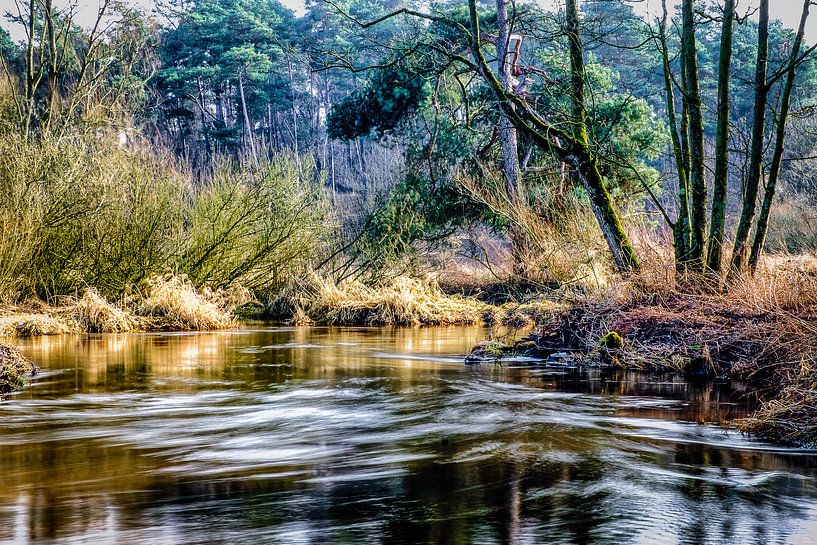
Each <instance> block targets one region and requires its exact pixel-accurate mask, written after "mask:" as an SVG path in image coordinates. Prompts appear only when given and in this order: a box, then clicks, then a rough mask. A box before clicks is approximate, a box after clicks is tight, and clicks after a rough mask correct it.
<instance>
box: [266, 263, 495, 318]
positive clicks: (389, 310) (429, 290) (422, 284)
mask: <svg viewBox="0 0 817 545" xmlns="http://www.w3.org/2000/svg"><path fill="white" fill-rule="evenodd" d="M272 308H273V309H275V312H276V314H278V315H285V316H287V317H291V318H292V319H293V320H294V321H295V322H296V323H310V322H314V323H321V324H327V325H360V324H369V325H383V324H396V325H445V324H475V323H482V322H483V321H484V319H485V317H486V314H490V313H491V312H492V311H493V310H495V307H492V306H491V305H488V304H486V303H482V302H480V301H477V300H476V299H471V298H466V297H460V296H449V295H446V294H445V293H443V292H442V290H440V288H439V287H438V286H437V284H436V283H433V282H430V281H421V280H417V279H413V278H408V277H398V278H396V279H393V280H391V281H388V282H385V283H383V284H381V285H379V286H374V287H373V286H367V285H365V284H363V283H361V282H358V281H347V282H344V283H341V284H340V285H338V284H335V283H334V282H332V281H331V280H327V279H324V278H320V277H318V276H315V275H313V276H311V277H310V279H309V280H308V281H300V282H297V283H295V284H294V285H293V286H291V287H290V288H288V289H287V290H285V291H284V292H283V293H282V294H281V295H280V296H279V297H278V299H277V300H276V301H274V302H273V303H272Z"/></svg>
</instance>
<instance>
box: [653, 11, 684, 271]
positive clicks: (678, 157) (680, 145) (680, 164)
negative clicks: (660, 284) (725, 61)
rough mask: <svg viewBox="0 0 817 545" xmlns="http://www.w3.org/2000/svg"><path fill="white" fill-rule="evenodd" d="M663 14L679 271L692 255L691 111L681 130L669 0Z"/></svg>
mask: <svg viewBox="0 0 817 545" xmlns="http://www.w3.org/2000/svg"><path fill="white" fill-rule="evenodd" d="M661 5H662V8H663V16H662V18H661V21H660V23H659V29H658V30H659V33H658V48H659V51H660V53H661V61H662V67H663V72H664V93H665V96H666V101H667V126H668V127H669V131H670V136H671V138H672V152H673V157H674V159H675V168H676V171H677V173H678V217H677V218H676V219H675V222H674V223H673V224H672V232H673V244H674V247H675V269H676V271H678V272H679V273H683V272H684V271H685V270H686V260H687V259H688V258H689V245H690V238H689V237H690V230H689V228H690V226H689V168H688V153H687V150H686V142H687V138H686V131H687V130H688V126H687V115H686V109H683V110H682V116H683V117H682V119H681V133H680V134H679V132H678V122H677V119H676V117H677V114H676V110H675V90H674V83H673V77H672V69H671V67H670V55H669V46H668V41H667V20H668V18H669V14H668V11H667V0H662V2H661Z"/></svg>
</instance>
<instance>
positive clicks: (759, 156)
mask: <svg viewBox="0 0 817 545" xmlns="http://www.w3.org/2000/svg"><path fill="white" fill-rule="evenodd" d="M768 53H769V0H760V18H759V20H758V34H757V64H756V65H755V109H754V120H753V124H752V143H751V148H750V149H751V151H750V153H749V175H748V177H747V179H746V186H745V189H744V191H743V208H742V210H741V212H740V222H739V223H738V231H737V233H736V234H735V248H734V250H732V272H735V273H737V272H740V271H742V270H743V269H744V268H745V267H746V254H747V251H748V241H749V231H751V229H752V222H753V220H754V217H755V208H756V207H757V194H758V189H759V187H760V178H761V176H762V175H763V137H764V134H765V129H766V103H767V101H768V96H769V89H768V86H767V85H766V66H767V64H768Z"/></svg>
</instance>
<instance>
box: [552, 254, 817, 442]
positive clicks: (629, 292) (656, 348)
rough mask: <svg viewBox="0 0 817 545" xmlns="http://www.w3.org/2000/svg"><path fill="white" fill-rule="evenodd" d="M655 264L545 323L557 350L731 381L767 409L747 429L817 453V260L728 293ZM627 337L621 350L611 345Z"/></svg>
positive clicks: (788, 264) (783, 262)
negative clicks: (752, 391)
mask: <svg viewBox="0 0 817 545" xmlns="http://www.w3.org/2000/svg"><path fill="white" fill-rule="evenodd" d="M699 285H700V284H698V283H693V282H689V281H685V280H684V279H680V280H679V281H678V282H676V281H675V279H674V274H673V272H672V270H671V269H666V268H660V267H656V266H655V265H653V266H652V267H649V266H648V267H645V270H644V271H642V272H641V273H639V274H637V275H633V276H631V277H629V278H627V279H623V280H621V281H620V282H618V283H616V284H614V285H612V286H610V287H609V288H607V289H606V290H604V291H603V292H602V293H596V294H592V295H586V296H582V297H576V296H574V297H572V300H570V301H568V307H567V309H566V310H564V311H562V312H559V313H557V314H556V315H554V317H552V318H550V319H546V320H544V321H542V322H541V323H540V324H539V329H540V331H541V335H542V338H543V339H547V342H548V343H550V344H551V345H552V346H553V347H554V348H556V347H562V348H564V347H567V348H573V349H575V350H577V351H579V352H581V353H582V354H584V357H588V358H591V359H593V360H594V361H596V362H601V363H603V364H607V365H614V366H621V367H628V368H639V369H662V370H666V369H670V370H675V371H680V372H687V373H706V374H713V375H722V376H731V377H735V378H739V379H741V380H744V381H746V382H747V383H749V384H750V385H752V386H753V387H754V388H755V389H756V391H757V393H758V396H759V397H760V399H761V401H762V405H761V408H760V409H759V410H758V411H757V413H756V414H754V415H753V416H752V417H751V418H749V419H746V420H744V421H741V422H739V423H738V425H739V426H740V427H741V428H742V429H744V430H746V431H750V432H753V433H756V434H758V435H760V436H763V437H767V438H770V439H773V440H776V441H778V442H783V443H790V444H800V445H804V444H807V445H816V444H817V390H815V388H817V260H815V259H813V258H810V257H804V256H801V257H798V258H791V257H777V258H774V257H773V258H768V259H767V260H766V261H765V262H764V264H763V266H762V267H761V269H760V270H758V272H757V273H756V274H755V275H754V276H748V275H747V276H746V277H743V278H740V279H737V280H736V281H735V282H734V283H732V284H730V285H729V287H728V289H726V290H724V289H722V287H720V288H713V287H712V286H710V287H709V288H706V289H704V288H697V287H695V286H699ZM614 334H615V336H614V337H612V338H620V339H621V341H620V342H616V343H610V342H608V340H609V339H610V338H611V335H614Z"/></svg>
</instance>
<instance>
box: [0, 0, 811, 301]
mask: <svg viewBox="0 0 817 545" xmlns="http://www.w3.org/2000/svg"><path fill="white" fill-rule="evenodd" d="M797 4H798V5H800V4H802V7H803V9H804V17H806V16H807V15H808V8H809V2H808V1H806V2H802V3H801V2H797ZM764 6H765V12H764ZM412 10H417V11H412ZM768 11H769V3H768V1H767V0H766V1H764V2H761V7H760V10H759V11H757V10H753V11H747V10H746V8H745V7H743V6H741V5H740V4H739V5H738V6H737V8H736V7H735V3H734V2H733V1H731V0H726V1H725V2H723V1H718V2H715V1H713V2H702V1H698V2H691V1H686V2H683V3H682V6H679V8H678V11H677V12H673V11H671V10H670V11H668V12H667V13H666V14H665V16H664V17H663V18H658V19H654V20H645V19H643V18H641V17H640V16H638V15H636V14H635V13H634V11H633V9H632V7H631V6H630V5H629V3H628V2H626V1H624V0H588V1H584V2H575V1H573V0H568V1H567V2H565V3H564V4H563V5H562V6H561V8H560V9H559V10H557V11H543V10H541V9H540V8H538V7H536V5H534V4H530V3H522V2H517V3H514V2H508V1H505V0H496V1H493V0H491V1H487V0H485V1H479V2H475V1H472V2H467V1H465V0H451V1H443V2H431V3H428V4H426V3H424V4H423V6H422V7H421V8H418V7H417V6H416V5H415V3H404V2H401V1H398V0H394V1H391V0H385V1H374V0H338V1H335V0H325V1H310V2H307V5H306V11H305V13H304V14H303V15H301V16H296V15H295V14H293V12H291V11H290V10H288V9H286V8H285V7H283V6H282V5H281V4H280V3H279V2H278V1H276V0H186V1H170V2H161V3H158V4H157V5H156V8H155V11H152V12H149V13H143V12H140V11H138V10H136V9H133V8H132V7H129V6H128V5H126V4H121V3H118V2H114V1H111V0H102V2H101V4H100V9H99V17H98V20H97V22H96V24H95V25H94V26H93V27H92V28H81V27H79V26H78V25H77V24H76V22H75V20H74V12H75V9H74V7H72V6H71V5H69V6H68V7H65V6H64V5H62V6H59V7H58V6H56V5H55V4H54V3H53V2H52V0H15V3H14V5H13V6H12V9H10V10H9V12H8V13H7V14H6V20H7V22H8V25H6V26H10V25H16V26H17V27H18V28H20V29H22V30H23V31H24V34H25V36H26V39H24V40H23V41H21V42H18V43H15V42H14V41H13V40H12V39H11V38H10V35H9V33H8V32H7V31H6V30H0V59H2V65H1V66H0V69H1V70H0V132H2V138H0V224H1V225H2V230H1V231H0V295H2V296H3V298H5V299H11V300H16V299H20V298H25V297H29V296H34V295H36V296H39V297H42V298H49V297H53V296H56V295H61V294H66V293H71V292H72V291H74V290H76V289H78V288H79V287H81V286H88V285H90V286H95V287H97V288H98V289H100V290H101V291H103V292H104V293H106V294H109V295H118V294H121V293H123V292H125V291H127V289H128V287H129V286H132V285H135V284H138V283H139V282H140V281H142V280H144V279H145V278H146V277H148V276H149V275H151V274H154V273H164V272H174V273H181V274H185V275H187V276H188V277H189V278H190V279H191V280H192V281H193V282H194V283H195V284H196V285H197V286H205V285H207V286H211V287H213V288H226V287H228V286H230V285H232V284H234V283H237V282H240V283H241V284H242V285H244V286H246V287H249V288H251V289H253V290H256V291H265V290H266V291H269V290H275V289H278V288H280V287H281V286H283V285H285V284H287V283H288V282H291V281H292V279H293V278H300V277H303V276H304V275H306V274H310V273H312V272H315V271H317V273H318V274H320V275H321V276H323V277H327V278H331V279H332V280H333V281H335V282H340V281H342V280H344V279H351V278H356V279H363V280H365V281H367V282H376V281H379V280H382V279H383V278H386V277H390V276H395V275H399V274H403V273H406V272H411V273H414V274H417V273H423V274H425V273H427V272H429V271H436V272H437V274H438V275H439V277H440V279H441V281H443V282H447V283H449V284H452V285H457V284H466V283H468V282H472V283H479V282H485V281H487V280H486V279H493V280H496V281H511V280H514V281H518V280H519V279H523V280H524V281H525V282H529V283H534V284H536V285H540V286H550V287H558V286H576V285H579V286H598V285H603V284H605V283H607V282H609V279H610V278H611V276H612V275H613V274H614V273H615V271H616V270H619V271H627V270H631V269H634V268H638V267H640V266H642V264H643V263H645V262H660V263H662V264H664V265H666V267H667V268H668V269H669V270H670V271H672V270H674V271H677V273H678V274H681V275H684V277H685V278H688V277H692V276H695V277H697V276H701V277H702V278H707V279H708V282H710V283H714V284H715V285H716V286H722V285H724V284H725V283H726V282H728V277H729V276H730V275H731V274H743V272H744V271H747V270H753V269H754V268H755V267H756V266H757V261H758V259H759V251H758V249H763V248H765V250H766V251H767V252H790V253H801V252H811V251H813V250H814V249H815V247H817V224H816V223H815V222H817V214H815V213H814V206H813V204H814V200H815V199H816V198H817V187H815V183H817V181H816V180H817V179H816V178H815V177H814V175H813V172H814V167H815V161H817V152H816V151H815V149H814V148H815V140H814V133H815V130H817V123H815V105H817V67H815V65H814V62H813V60H812V57H813V55H812V49H811V44H809V43H808V42H807V40H803V36H802V33H801V35H800V36H799V37H798V34H797V30H796V29H794V30H791V29H787V28H783V27H782V26H781V25H780V24H779V23H778V22H776V21H775V20H774V11H773V10H772V12H771V14H769V13H768ZM764 13H765V17H764ZM517 45H518V46H519V47H518V49H517ZM727 53H730V54H731V56H730V55H729V54H727ZM502 59H504V60H502ZM777 172H779V176H778V174H777ZM764 214H767V216H768V218H767V219H768V231H766V227H765V226H763V227H761V228H759V227H758V225H757V221H758V219H760V221H761V223H762V221H763V216H764ZM758 232H760V234H759V235H758ZM736 238H737V240H738V243H739V244H737V250H736V251H735V252H732V247H733V243H734V241H735V240H736ZM753 246H755V247H756V248H755V251H754V252H752V251H751V250H752V247H753Z"/></svg>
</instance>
